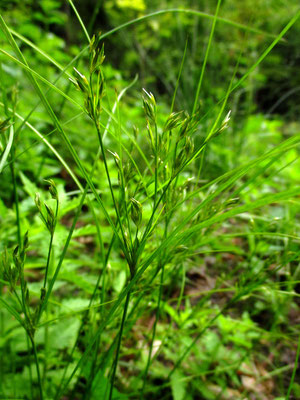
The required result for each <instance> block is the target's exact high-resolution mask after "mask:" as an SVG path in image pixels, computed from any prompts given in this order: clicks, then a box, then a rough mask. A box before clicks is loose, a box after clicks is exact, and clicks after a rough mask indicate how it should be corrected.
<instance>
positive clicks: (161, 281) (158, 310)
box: [140, 266, 165, 400]
mask: <svg viewBox="0 0 300 400" xmlns="http://www.w3.org/2000/svg"><path fill="white" fill-rule="evenodd" d="M164 271H165V268H164V266H162V267H161V275H160V287H159V292H158V300H157V309H156V316H155V321H154V325H153V332H152V338H151V343H150V347H149V353H148V360H147V365H146V368H145V372H144V380H143V387H142V390H141V396H140V400H143V398H144V391H145V387H146V383H147V376H148V371H149V367H150V364H151V357H152V350H153V343H154V339H155V335H156V327H157V323H158V320H159V315H160V302H161V298H162V290H163V282H164Z"/></svg>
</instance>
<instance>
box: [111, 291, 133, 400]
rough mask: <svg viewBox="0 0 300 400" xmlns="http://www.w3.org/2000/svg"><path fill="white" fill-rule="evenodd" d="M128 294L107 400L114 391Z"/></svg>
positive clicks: (128, 298) (128, 295)
mask: <svg viewBox="0 0 300 400" xmlns="http://www.w3.org/2000/svg"><path fill="white" fill-rule="evenodd" d="M130 293H131V292H130V291H128V293H127V295H126V300H125V305H124V310H123V315H122V321H121V326H120V331H119V333H118V343H117V350H116V356H115V360H114V363H113V371H112V377H111V382H110V390H109V398H108V399H109V400H112V396H113V389H114V383H115V377H116V372H117V366H118V361H119V356H120V348H121V342H122V336H123V329H124V325H125V320H126V315H127V310H128V305H129V300H130Z"/></svg>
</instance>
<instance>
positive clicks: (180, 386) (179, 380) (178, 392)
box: [171, 371, 186, 400]
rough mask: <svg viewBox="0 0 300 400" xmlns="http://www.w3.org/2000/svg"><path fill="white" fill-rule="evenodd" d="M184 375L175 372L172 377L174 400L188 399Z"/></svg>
mask: <svg viewBox="0 0 300 400" xmlns="http://www.w3.org/2000/svg"><path fill="white" fill-rule="evenodd" d="M183 378H184V375H183V374H182V373H181V372H180V371H176V372H174V374H173V375H172V377H171V389H172V395H173V399H174V400H183V399H185V398H186V383H185V382H184V381H183Z"/></svg>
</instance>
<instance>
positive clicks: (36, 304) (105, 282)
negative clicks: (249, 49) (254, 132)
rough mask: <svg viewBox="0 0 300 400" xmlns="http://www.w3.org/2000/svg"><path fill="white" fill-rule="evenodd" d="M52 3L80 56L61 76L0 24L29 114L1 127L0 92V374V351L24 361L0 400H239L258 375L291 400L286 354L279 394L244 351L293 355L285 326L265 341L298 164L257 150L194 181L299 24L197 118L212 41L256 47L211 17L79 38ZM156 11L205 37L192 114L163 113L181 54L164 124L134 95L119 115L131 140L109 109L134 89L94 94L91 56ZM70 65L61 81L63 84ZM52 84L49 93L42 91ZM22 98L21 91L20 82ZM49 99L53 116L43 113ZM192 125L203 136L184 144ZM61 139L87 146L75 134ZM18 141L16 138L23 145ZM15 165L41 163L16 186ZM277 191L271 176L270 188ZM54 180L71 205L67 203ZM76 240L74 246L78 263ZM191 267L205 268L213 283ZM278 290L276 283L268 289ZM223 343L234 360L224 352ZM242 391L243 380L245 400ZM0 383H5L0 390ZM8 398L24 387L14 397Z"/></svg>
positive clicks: (291, 243) (285, 295) (282, 268)
mask: <svg viewBox="0 0 300 400" xmlns="http://www.w3.org/2000/svg"><path fill="white" fill-rule="evenodd" d="M69 3H70V5H71V7H72V9H73V11H74V13H75V15H76V17H77V18H78V20H79V23H80V25H81V27H82V29H83V32H84V35H85V37H86V39H87V41H88V42H89V46H88V56H86V52H87V48H85V47H83V50H82V51H81V52H79V54H78V55H77V56H76V57H75V58H74V59H73V60H72V61H70V62H69V64H68V65H67V67H65V68H64V67H63V66H62V65H61V64H60V63H59V62H57V61H56V60H55V59H54V58H53V57H52V56H51V55H49V54H47V53H46V52H45V51H44V50H42V49H39V47H38V46H36V45H34V44H33V43H31V42H30V41H29V40H27V39H26V38H24V37H23V36H22V35H20V34H18V33H17V32H15V31H14V30H12V29H10V28H9V27H8V25H7V24H6V22H5V20H4V18H3V17H0V27H1V29H2V31H3V33H4V35H5V38H6V44H5V46H6V49H1V53H2V56H3V57H2V59H3V60H5V62H7V63H10V65H13V68H19V69H21V71H23V72H22V79H23V78H24V79H25V78H26V79H27V80H28V82H29V84H30V85H31V86H30V87H29V86H25V87H26V88H28V90H29V91H30V96H31V97H32V98H33V103H34V104H35V105H34V106H33V108H32V109H30V108H28V107H27V108H26V113H27V117H23V116H22V114H21V113H19V112H17V110H18V108H19V107H20V106H19V103H18V101H17V99H16V94H15V91H11V90H10V89H9V88H5V86H3V87H2V93H3V97H2V103H1V106H2V108H3V110H4V111H3V112H4V114H5V120H4V122H3V124H2V125H1V130H2V131H3V132H4V133H3V135H2V140H1V143H2V152H1V159H0V173H1V174H2V176H4V180H5V188H6V190H7V191H9V192H10V193H11V198H12V200H11V202H9V201H8V200H6V201H5V202H4V201H3V202H2V203H0V206H1V207H2V210H4V211H5V215H4V217H3V226H4V228H1V230H2V229H3V233H2V235H3V237H4V238H5V239H4V244H3V245H1V251H2V264H1V265H2V275H1V281H0V282H1V290H2V294H1V297H0V302H1V305H2V309H1V310H0V311H1V318H2V320H1V331H2V334H3V342H2V344H1V346H2V347H1V351H2V352H3V357H4V359H6V360H7V359H8V358H9V351H11V352H13V353H14V354H15V357H16V359H18V360H22V357H23V358H24V364H25V365H26V367H25V368H23V369H21V372H20V366H19V365H16V362H15V361H13V362H12V364H11V365H10V366H9V367H8V364H7V361H6V362H5V368H4V369H1V371H0V373H1V381H2V383H1V385H0V393H1V396H6V397H11V396H17V397H18V396H23V397H24V396H27V397H28V396H31V398H39V399H43V398H53V399H60V398H64V396H67V397H66V398H68V399H69V398H70V399H72V398H74V399H75V398H82V399H88V398H100V399H109V400H111V399H114V398H124V399H125V398H139V399H146V398H153V396H156V398H161V399H163V398H175V399H183V398H196V397H197V396H199V395H201V396H202V397H201V398H205V399H206V398H207V399H210V398H230V396H236V397H235V398H241V399H242V398H245V396H250V394H251V393H256V389H255V384H258V383H259V382H260V380H259V379H258V376H257V375H258V374H257V373H256V372H255V371H254V372H253V371H252V370H251V371H250V372H249V370H247V368H248V369H249V368H252V367H253V368H254V366H255V365H256V364H259V365H260V367H261V371H263V372H261V373H263V376H264V377H265V379H266V380H267V381H268V382H269V381H270V375H271V374H272V373H274V374H275V375H276V373H277V370H279V371H280V372H279V374H281V376H282V382H280V383H279V384H278V387H276V388H275V389H274V392H276V394H277V395H278V396H283V397H286V398H290V394H291V392H292V390H294V391H296V390H298V389H297V387H296V386H295V376H296V374H297V363H298V358H299V344H298V350H297V353H295V359H294V361H293V365H292V366H288V367H289V368H287V370H288V372H289V373H291V376H290V379H289V383H288V384H287V383H286V382H285V381H284V379H286V375H284V373H283V372H282V370H281V367H282V366H281V364H280V363H281V362H282V361H281V359H280V351H279V350H278V354H276V357H277V358H278V360H279V361H278V362H277V361H276V362H274V365H273V364H272V362H271V361H268V357H267V356H265V355H264V354H263V353H261V354H260V351H259V349H261V348H263V346H266V347H268V351H269V348H270V347H271V345H272V344H273V343H276V344H277V345H278V343H279V345H278V346H280V345H282V346H286V347H288V348H290V349H292V348H294V347H295V343H297V340H296V337H297V335H298V334H299V326H297V325H296V324H294V325H292V326H291V327H290V328H286V329H283V327H282V323H283V321H287V320H288V310H289V309H292V310H293V309H295V304H296V303H295V302H294V300H293V299H294V298H296V297H297V296H298V294H297V291H296V289H295V288H296V285H297V282H298V280H299V271H298V270H299V268H298V267H297V266H296V267H295V264H296V262H297V261H298V260H299V251H297V243H298V242H299V235H298V234H297V228H298V226H297V225H296V224H295V223H293V219H294V218H295V217H296V216H297V209H298V206H299V194H300V189H299V187H298V186H296V185H295V186H293V187H290V185H289V184H288V183H287V177H286V175H284V170H285V169H288V168H291V166H293V163H295V162H296V161H297V158H298V157H297V156H294V157H293V159H292V160H291V159H290V158H289V154H291V153H293V154H294V155H297V154H298V153H297V151H298V148H299V141H300V138H299V134H298V135H294V136H291V137H289V138H284V139H283V140H280V142H279V143H276V144H275V145H274V146H272V147H271V148H269V149H262V148H260V149H259V151H258V152H256V153H255V154H254V156H253V157H250V156H249V158H247V157H245V158H244V159H243V162H242V163H240V164H239V163H237V164H236V166H235V167H234V168H228V170H227V172H225V173H220V174H217V175H216V174H209V173H207V176H206V172H207V170H206V168H205V162H206V161H207V160H208V157H211V156H212V154H213V150H214V149H216V148H218V151H219V152H220V154H221V150H222V143H223V141H224V140H225V141H226V135H231V134H232V130H231V129H232V128H231V124H232V122H231V121H230V108H231V106H230V103H231V98H232V97H231V96H232V94H233V93H234V92H235V91H236V89H237V88H238V87H239V86H241V85H242V84H243V83H244V82H245V81H246V79H247V78H249V77H250V76H251V74H252V73H253V72H254V71H255V70H256V69H257V68H258V67H259V65H260V64H261V63H262V62H263V61H264V60H265V58H266V57H267V56H268V55H269V54H270V52H271V51H272V50H273V48H274V47H275V46H276V45H277V44H278V43H279V42H280V41H281V40H282V39H283V38H284V35H285V34H286V33H287V31H288V30H289V29H290V28H292V26H293V25H294V24H295V23H296V22H297V20H298V18H299V16H300V11H298V12H297V13H296V14H295V15H293V16H291V19H290V21H289V22H288V23H287V24H286V26H285V27H283V29H282V30H281V32H280V33H279V34H277V35H272V34H265V33H263V34H264V36H266V37H268V38H269V37H271V38H272V39H273V40H272V42H271V43H270V44H269V45H268V46H267V47H266V49H265V50H264V51H263V52H262V54H261V55H260V56H258V57H257V59H256V61H255V62H254V64H252V65H251V66H250V67H248V68H247V69H246V71H244V72H243V73H242V74H241V75H240V74H239V75H238V74H237V73H238V71H239V63H238V64H237V65H236V66H235V69H234V72H233V74H231V76H229V77H228V84H227V89H225V90H224V92H223V93H222V96H221V98H220V100H219V102H218V103H217V105H216V106H215V107H213V108H211V109H210V110H209V113H205V114H203V113H202V111H201V109H200V108H199V107H198V105H199V98H200V94H201V88H202V84H203V82H204V79H205V71H206V68H207V63H208V60H209V57H210V54H211V51H212V50H211V47H212V46H213V38H214V35H215V30H216V29H217V28H218V24H219V23H225V24H229V25H230V26H231V27H235V28H238V29H241V30H244V31H247V32H251V33H260V34H261V33H262V32H261V31H258V30H257V29H254V28H250V27H247V26H245V25H242V24H238V23H235V22H232V21H229V20H227V19H224V18H222V17H220V16H219V13H220V7H221V3H222V2H221V1H220V0H219V1H218V3H217V7H216V11H215V14H214V15H210V14H207V13H203V12H198V11H194V10H179V9H175V8H174V9H169V10H160V11H158V12H154V13H151V14H149V15H146V16H144V17H141V18H137V19H135V20H132V21H128V22H127V23H125V24H123V25H120V26H119V27H117V28H115V29H113V30H111V31H110V32H107V33H105V34H102V35H95V36H92V38H91V39H90V33H89V32H88V29H87V28H86V26H85V25H84V22H83V21H82V19H81V17H80V15H79V13H78V11H77V10H76V7H75V5H74V3H73V2H72V1H71V0H69ZM167 12H168V13H187V14H191V15H195V16H198V17H201V18H205V19H207V20H208V21H210V23H211V30H210V35H209V38H208V44H207V48H206V51H205V53H204V61H203V64H202V67H201V69H200V75H199V79H198V81H197V85H196V86H195V87H196V92H195V95H193V94H192V97H193V98H194V99H195V100H194V103H193V104H194V105H193V111H192V112H191V113H190V114H189V113H188V112H187V111H185V110H182V111H174V107H175V97H176V93H177V89H178V87H179V86H180V82H181V79H182V72H183V70H184V65H185V62H186V57H187V46H188V41H186V46H185V49H184V50H183V58H182V62H181V65H180V67H179V71H178V75H177V81H176V82H175V93H174V96H173V98H172V99H171V101H170V105H169V107H170V110H169V112H167V111H166V107H164V106H162V105H161V104H160V103H159V102H158V101H157V99H156V98H155V96H154V95H153V94H152V93H151V92H149V91H146V90H144V92H143V94H142V101H140V104H141V105H140V107H139V108H138V107H136V115H137V117H136V119H137V123H138V126H139V128H132V123H131V120H130V119H126V117H127V113H129V112H130V111H128V108H126V109H125V112H124V111H123V109H122V107H123V104H122V100H123V99H121V98H122V96H124V97H125V92H126V90H128V91H129V90H130V89H131V87H132V86H133V85H134V84H135V83H136V79H134V81H133V82H132V84H129V85H128V86H127V87H126V88H125V89H123V91H122V92H121V94H120V95H119V96H117V95H116V94H115V93H114V91H113V88H111V87H110V86H109V85H110V82H109V81H107V80H106V78H105V73H106V69H105V68H106V67H105V63H106V60H104V58H105V55H104V47H103V42H102V41H103V39H104V38H105V37H106V38H107V37H108V36H109V35H111V34H113V33H115V32H117V31H118V30H121V29H125V28H127V27H128V26H130V25H132V24H136V23H142V22H143V21H144V20H145V19H148V18H156V17H158V16H159V15H160V14H164V13H167ZM15 38H16V39H17V40H16V39H15ZM19 40H20V42H19V43H21V42H23V43H25V44H26V45H27V46H29V47H31V48H32V50H33V51H35V52H36V53H38V54H39V56H42V57H44V59H45V61H46V62H47V63H49V65H51V66H55V68H57V69H58V71H60V72H59V75H58V76H56V78H55V80H53V83H51V78H52V77H45V76H42V75H41V73H40V72H39V69H38V68H37V70H35V69H34V67H30V65H31V62H30V61H31V60H27V58H26V55H25V51H23V46H20V45H19V44H18V41H19ZM8 45H9V46H10V49H11V50H12V51H13V52H14V55H15V56H13V55H12V54H10V49H9V48H8ZM107 58H109V54H108V55H107ZM3 62H4V61H3ZM75 62H78V64H77V67H76V68H74V70H73V72H72V73H70V72H67V71H68V68H69V67H70V66H72V65H74V63H75ZM62 77H64V78H65V80H64V82H63V84H61V85H60V86H59V84H58V81H59V80H61V78H62ZM69 79H71V82H72V84H73V87H71V88H70V89H69V82H67V80H69ZM22 85H26V84H24V83H23V81H22ZM64 85H65V86H64ZM63 86H64V87H63ZM58 98H59V99H60V101H62V103H60V104H62V107H61V108H60V112H58V111H57V109H58V108H57V107H56V106H55V105H56V104H58V102H57V100H56V101H55V99H58ZM37 100H38V102H37ZM19 102H20V103H21V102H22V91H21V93H20V99H19ZM112 104H113V106H111V105H112ZM41 106H42V107H43V109H44V110H43V111H44V112H45V119H46V121H47V123H48V124H49V125H50V126H51V129H49V133H48V134H47V133H46V134H45V133H44V132H42V131H44V125H43V123H42V121H38V120H37V116H36V110H41ZM23 108H24V106H23ZM21 109H22V107H21ZM64 110H67V111H66V114H64ZM131 112H132V110H131ZM69 114H70V115H69ZM65 115H68V116H69V117H68V118H65ZM133 115H134V113H132V116H133ZM211 115H213V117H211ZM130 116H131V114H130ZM31 119H32V122H29V120H31ZM76 121H77V122H76ZM78 121H79V122H78ZM204 121H205V122H207V129H206V131H205V134H202V135H201V134H199V132H201V131H202V133H203V130H204V129H205V126H206V125H205V124H204ZM76 123H78V124H79V126H80V127H81V128H82V129H83V130H84V132H86V133H82V132H79V131H78V129H77V126H76ZM35 125H36V127H35ZM39 125H41V126H42V129H41V130H42V131H41V132H40V130H39V128H38V126H39ZM129 126H130V127H129ZM130 130H132V131H133V133H130ZM270 130H271V128H270ZM24 132H26V133H27V134H28V135H30V136H29V137H27V138H26V136H25V135H24ZM271 133H272V130H271ZM276 133H277V131H276ZM33 134H34V136H32V135H33ZM50 134H51V136H50ZM36 136H37V137H38V138H39V142H36V141H35V138H36ZM224 136H225V138H224ZM77 137H79V138H80V139H79V142H80V141H83V142H88V141H90V143H91V146H90V147H91V148H89V143H84V144H83V146H82V147H83V149H84V151H82V149H80V146H78V143H77V145H75V144H74V143H76V140H77ZM51 142H54V143H55V145H53V144H52V143H51ZM41 143H43V144H45V145H46V146H47V152H48V153H47V154H48V155H42V156H40V154H39V146H40V144H41ZM85 146H86V148H85ZM56 147H58V148H59V150H57V148H56ZM262 150H264V151H262ZM27 155H28V156H29V158H28V159H26V160H30V157H34V158H33V162H34V163H36V162H38V163H39V164H40V168H38V170H39V171H40V174H38V177H37V176H35V175H34V174H33V172H36V171H35V170H36V166H34V167H31V168H29V169H28V167H26V165H25V166H24V163H22V161H21V160H22V157H26V156H27ZM33 155H34V156H33ZM49 161H51V164H50V166H48V167H47V168H48V170H49V171H51V170H54V171H56V172H55V173H54V172H53V173H49V171H48V172H45V168H44V165H45V164H47V163H48V162H49ZM207 162H208V161H207ZM62 168H64V169H65V171H66V175H63V169H62ZM9 169H10V176H9V175H8V170H9ZM26 175H27V176H26ZM39 175H41V177H43V178H44V180H42V179H41V177H39ZM28 176H30V178H28ZM66 176H67V177H66ZM195 176H196V177H197V179H195ZM277 176H279V177H281V178H282V177H284V179H285V181H284V184H283V185H281V183H278V181H276V179H275V178H276V177H277ZM62 177H64V178H62ZM69 179H70V180H71V182H72V191H70V192H69V193H68V191H67V189H66V185H67V181H68V180H69ZM282 179H283V178H282ZM45 180H46V182H45ZM46 185H47V188H45V186H46ZM265 191H266V193H265ZM37 192H39V193H40V194H38V195H36V193H37ZM9 204H10V205H9ZM7 210H9V211H7ZM276 213H277V214H278V215H280V217H278V219H276V218H277V217H274V215H277V214H276ZM38 216H39V218H37V217H38ZM5 224H7V226H8V228H9V229H8V230H7V233H6V232H5V226H6V225H5ZM85 238H86V239H88V240H90V243H91V249H90V250H89V249H88V246H87V249H86V247H85ZM238 238H239V239H240V241H238V240H237V239H238ZM233 239H235V240H233ZM87 243H89V242H87ZM266 249H267V250H266ZM206 254H210V255H211V258H213V263H212V265H211V269H212V271H209V263H210V261H209V259H208V258H207V257H206ZM265 254H267V256H266V255H265ZM212 255H214V256H212ZM229 255H230V257H229ZM222 257H223V259H222ZM226 257H227V259H228V260H229V261H228V262H227V263H228V265H226V261H224V260H226ZM203 260H204V262H205V263H207V266H205V278H203V277H202V278H201V276H202V275H201V272H199V265H201V264H202V263H203ZM230 260H231V261H230ZM224 262H225V265H224ZM194 270H196V272H193V271H194ZM193 274H195V276H196V278H195V283H193ZM280 274H285V278H286V279H285V281H284V282H283V283H282V284H284V285H285V286H284V287H283V288H282V290H281V287H280V285H281V282H280V281H279V282H278V279H280V276H281V275H280ZM199 277H200V278H199ZM201 279H203V280H205V282H206V283H205V285H204V286H205V287H204V288H201V283H199V282H198V281H199V280H200V281H201ZM210 282H211V283H210ZM277 285H278V287H279V289H278V287H277ZM193 288H194V289H195V290H196V293H193ZM218 296H219V297H218ZM194 297H195V298H196V299H194ZM215 298H217V300H215ZM76 302H77V303H76ZM268 302H270V303H271V306H270V309H271V310H269V313H270V315H271V317H272V318H271V317H270V318H271V319H272V321H271V323H270V326H268V325H264V324H263V323H262V324H261V325H262V327H260V326H259V323H258V322H255V319H257V320H258V319H259V318H258V317H257V315H260V314H261V313H262V311H264V310H265V308H264V307H265V305H266V303H268ZM68 304H69V305H68ZM174 304H175V305H174ZM240 310H243V313H240ZM268 315H269V314H268ZM12 317H13V319H12ZM256 317H257V318H256ZM243 321H246V322H244V325H246V327H247V328H246V329H244V328H243ZM6 322H7V327H6ZM20 327H21V328H22V332H23V333H21V334H20V330H19V328H20ZM19 334H20V336H19V337H20V338H21V339H20V342H22V340H23V339H24V340H23V341H24V343H25V345H26V348H25V350H24V343H23V344H22V343H21V344H20V343H19V345H20V348H21V349H22V350H21V351H20V352H18V350H17V348H18V339H17V338H18V335H19ZM231 343H233V344H234V346H235V348H234V350H235V351H230V350H229V349H230V344H231ZM266 343H267V345H266ZM14 346H15V347H14ZM22 346H23V347H22ZM24 352H25V354H26V356H24V354H23V355H22V353H24ZM214 354H218V358H219V359H218V358H216V359H215V358H214V357H215V356H214ZM264 357H265V358H264ZM198 360H199V361H198ZM231 363H232V366H228V365H230V364H231ZM224 364H225V366H224ZM278 364H279V366H278ZM262 365H263V367H262ZM266 365H267V367H268V371H266ZM33 366H34V367H35V369H34V370H33V368H32V367H33ZM245 368H246V372H243V371H244V369H245ZM284 371H285V370H284ZM255 374H256V375H255ZM195 376H197V377H202V378H201V379H199V381H198V383H197V385H196V384H194V383H192V384H191V387H192V390H191V391H190V390H188V388H187V386H186V381H187V380H190V379H193V377H195ZM239 376H242V377H243V379H242V380H241V381H240V380H239ZM247 376H250V377H252V379H254V383H253V382H252V381H251V382H252V387H251V385H250V384H249V380H248V381H247V379H246V377H247ZM253 376H254V378H253ZM13 380H17V381H18V384H17V385H13V384H11V382H13ZM22 382H26V385H25V384H24V387H23V388H22ZM170 387H171V390H170ZM261 390H262V389H261ZM121 393H122V394H121ZM256 394H257V393H256ZM226 396H227V397H226ZM228 396H229V397H228ZM237 396H239V397H237ZM24 398H25V397H24ZM231 398H232V397H231ZM249 398H250V397H249ZM262 398H263V397H262Z"/></svg>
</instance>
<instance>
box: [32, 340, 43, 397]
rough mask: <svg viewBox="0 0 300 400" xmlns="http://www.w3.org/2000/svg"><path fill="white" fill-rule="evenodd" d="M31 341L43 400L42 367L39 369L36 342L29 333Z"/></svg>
mask: <svg viewBox="0 0 300 400" xmlns="http://www.w3.org/2000/svg"><path fill="white" fill-rule="evenodd" d="M29 339H30V341H31V345H32V350H33V354H34V360H35V365H36V372H37V378H38V384H39V392H40V400H43V398H44V396H43V386H42V378H41V373H40V367H39V360H38V353H37V349H36V345H35V342H34V338H33V336H32V335H31V334H30V333H29Z"/></svg>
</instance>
